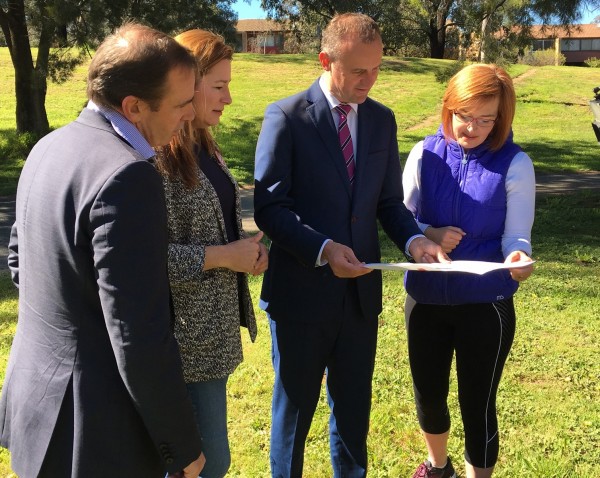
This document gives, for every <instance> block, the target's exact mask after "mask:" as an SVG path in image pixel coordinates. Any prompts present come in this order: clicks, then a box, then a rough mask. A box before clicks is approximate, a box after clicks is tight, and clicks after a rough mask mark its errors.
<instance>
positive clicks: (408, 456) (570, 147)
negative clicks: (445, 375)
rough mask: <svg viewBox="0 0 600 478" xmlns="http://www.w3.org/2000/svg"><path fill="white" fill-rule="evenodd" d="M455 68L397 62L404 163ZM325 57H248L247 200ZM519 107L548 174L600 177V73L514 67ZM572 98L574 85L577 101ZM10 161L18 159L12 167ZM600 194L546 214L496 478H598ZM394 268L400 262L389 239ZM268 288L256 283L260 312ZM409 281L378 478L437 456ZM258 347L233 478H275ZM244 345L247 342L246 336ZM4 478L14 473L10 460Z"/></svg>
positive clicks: (379, 416) (313, 439)
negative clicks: (274, 123)
mask: <svg viewBox="0 0 600 478" xmlns="http://www.w3.org/2000/svg"><path fill="white" fill-rule="evenodd" d="M451 66H452V62H450V61H446V60H424V59H412V58H403V59H398V58H386V59H385V61H384V64H383V67H382V71H381V74H380V77H379V80H378V82H377V83H376V85H375V87H374V88H373V91H372V96H373V97H374V98H376V99H378V100H380V101H382V102H384V103H386V104H387V105H389V106H390V107H391V108H392V109H393V110H394V112H395V113H396V118H397V121H398V127H399V133H398V134H399V147H400V151H401V156H402V157H404V158H405V157H406V155H407V154H408V152H409V151H410V148H411V147H412V145H413V144H414V143H415V142H417V141H418V140H420V139H422V137H423V136H424V135H426V134H430V133H432V132H433V131H435V129H436V128H437V124H438V118H437V115H438V111H439V103H440V98H441V95H442V92H443V90H444V86H443V85H442V84H440V83H438V82H437V81H436V79H435V75H436V74H439V73H441V72H443V71H444V70H446V69H449V68H451ZM319 71H320V69H319V65H318V63H317V61H316V56H310V55H297V56H296V55H277V56H275V55H268V56H260V55H246V54H240V55H236V57H235V59H234V63H233V75H234V76H233V82H232V95H233V100H234V102H233V104H232V105H231V106H230V107H229V108H228V109H227V110H226V113H225V115H224V117H223V121H222V124H221V126H220V127H219V129H218V131H217V137H218V139H219V141H220V144H221V146H222V148H223V150H224V156H225V158H226V160H227V162H228V164H229V165H230V167H231V169H232V170H233V172H234V174H235V176H236V177H237V178H238V180H239V181H240V183H241V184H242V186H244V185H251V184H252V175H253V157H254V148H255V145H256V139H257V135H258V132H259V130H260V124H261V119H262V114H263V112H264V109H265V107H266V105H267V104H268V103H269V102H272V101H275V100H277V99H279V98H281V97H283V96H286V95H289V94H292V93H295V92H297V91H299V90H300V89H301V88H304V87H306V86H308V85H309V84H310V83H311V82H312V81H313V80H314V79H315V78H316V77H317V76H318V74H319ZM511 74H512V75H513V77H514V78H515V83H516V89H517V95H518V105H517V118H516V120H515V124H514V133H515V140H516V141H517V142H518V143H520V144H521V145H522V146H523V147H524V149H525V150H526V151H527V152H528V153H529V154H530V155H531V157H532V159H533V160H534V164H535V167H536V171H537V172H538V174H539V173H541V172H558V171H573V172H576V171H587V170H600V149H599V146H598V144H597V142H596V139H595V137H594V134H593V132H592V128H591V126H590V123H591V111H590V109H589V106H588V103H587V102H588V101H589V99H590V98H591V97H592V89H593V87H594V86H597V85H598V75H597V74H595V70H593V69H586V68H571V67H542V68H530V67H526V66H515V67H513V68H512V69H511ZM84 78H85V68H81V69H79V70H78V71H77V74H76V76H75V77H74V79H73V80H72V81H70V82H69V83H67V84H65V85H50V86H49V101H48V103H47V108H48V114H49V118H50V124H51V125H52V126H53V127H58V126H61V125H63V124H65V123H66V122H68V121H70V120H72V119H73V118H74V117H75V116H76V115H77V112H78V111H79V109H80V108H81V105H82V104H83V102H84V100H85V84H84ZM13 80H14V75H12V69H11V65H10V60H9V58H8V53H7V51H6V49H1V48H0V178H1V181H2V183H1V185H0V195H2V194H10V193H11V192H14V185H15V184H16V177H17V176H18V170H19V168H20V164H21V163H20V161H21V158H19V156H18V154H15V153H14V152H15V151H18V148H17V147H16V146H15V144H19V141H21V140H20V139H19V138H18V137H17V136H16V135H15V134H14V129H15V123H14V98H13V97H12V93H11V91H12V88H14V86H13V85H12V83H11V82H12V81H13ZM565 85H569V86H568V88H567V87H565ZM7 152H12V153H13V157H11V158H8V159H7V158H6V153H7ZM599 237H600V192H576V193H573V194H570V195H562V196H548V197H544V198H541V199H540V200H538V204H537V206H536V222H535V225H534V231H533V245H534V258H535V259H536V260H537V261H538V263H537V266H536V271H535V273H534V274H533V276H532V277H531V278H530V279H529V280H528V281H526V282H525V283H524V284H523V285H522V287H521V289H520V291H519V292H518V294H517V296H516V301H515V302H516V307H517V332H516V336H515V342H514V345H513V349H512V352H511V354H510V356H509V359H508V363H507V366H506V369H505V372H504V377H503V380H502V382H501V385H500V391H499V397H498V407H499V421H500V430H501V438H500V440H501V451H500V461H499V463H498V466H497V471H496V474H495V475H494V476H497V477H507V478H508V477H510V478H514V477H532V478H539V477H550V478H567V477H568V478H573V477H580V476H581V477H583V476H595V474H597V463H598V461H599V458H600V380H599V379H600V350H599V349H598V344H599V343H600V298H599V297H600V285H599V284H600V281H599V280H598V278H599V277H600V240H599V239H598V238H599ZM381 241H382V248H383V260H385V261H398V260H402V256H401V253H400V252H399V251H398V250H397V249H396V248H395V247H394V246H393V245H392V244H391V243H390V242H389V241H388V240H387V239H386V238H385V237H384V236H382V238H381ZM260 281H261V279H260V278H251V290H252V293H253V296H254V299H255V303H257V299H258V293H259V289H260ZM404 297H405V293H404V289H403V287H402V274H401V273H397V272H384V310H383V313H382V315H381V317H380V331H379V348H378V354H377V363H376V370H375V377H374V392H373V413H372V418H371V433H370V439H369V454H370V474H369V476H371V477H378V478H388V477H408V476H411V474H412V472H413V471H414V469H415V468H416V466H417V464H418V463H419V462H420V461H422V460H423V459H424V458H425V456H426V454H425V450H424V445H423V443H422V440H421V438H420V434H419V428H418V424H417V420H416V414H415V411H414V405H413V395H412V386H411V380H410V373H409V368H408V359H407V352H406V338H405V333H404V317H403V303H404ZM16 309H17V294H16V291H15V289H14V288H13V287H12V284H11V283H10V280H9V277H8V273H7V272H0V381H1V379H2V378H3V373H4V369H5V366H6V360H7V356H8V350H9V347H10V343H11V340H12V336H13V334H14V330H15V326H16ZM257 312H258V319H259V320H258V321H259V337H258V339H257V341H256V343H254V344H252V343H250V342H249V340H247V339H246V337H245V339H244V353H245V361H244V363H243V364H242V365H241V366H240V367H239V368H238V370H237V371H236V372H235V373H234V374H233V376H232V377H231V379H230V382H229V384H230V385H229V397H228V398H229V424H230V439H231V445H232V466H231V470H230V473H229V475H228V476H232V477H234V476H235V477H242V478H255V477H256V478H259V477H267V476H269V473H268V463H269V462H268V451H269V427H270V400H271V387H272V380H273V373H272V369H271V365H270V338H269V331H268V326H267V321H266V318H265V316H264V313H262V312H260V311H257ZM244 335H247V334H245V333H244ZM450 408H451V413H452V422H453V428H452V434H451V440H450V454H451V456H452V457H453V461H454V463H455V465H457V471H459V473H460V474H462V476H464V469H463V465H462V430H461V425H460V416H459V415H458V404H457V397H456V380H455V378H454V377H453V379H452V384H451V394H450ZM327 412H328V411H327V406H326V402H325V397H324V396H323V397H322V401H321V403H320V404H319V407H318V409H317V413H316V416H315V420H314V423H313V428H312V429H311V433H310V435H309V439H308V442H307V449H306V461H305V476H307V477H311V478H325V477H329V476H331V470H330V465H329V454H328V443H327V438H326V436H327ZM0 476H1V477H8V476H14V475H11V473H10V467H9V456H8V452H6V450H2V451H0Z"/></svg>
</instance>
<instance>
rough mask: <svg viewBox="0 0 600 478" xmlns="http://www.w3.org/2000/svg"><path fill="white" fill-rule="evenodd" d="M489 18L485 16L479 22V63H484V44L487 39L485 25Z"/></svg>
mask: <svg viewBox="0 0 600 478" xmlns="http://www.w3.org/2000/svg"><path fill="white" fill-rule="evenodd" d="M489 18H490V17H488V16H487V15H486V16H484V17H483V20H481V40H480V42H479V55H478V56H479V62H480V63H485V42H486V38H487V25H488V20H489Z"/></svg>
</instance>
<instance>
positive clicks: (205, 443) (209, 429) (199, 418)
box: [187, 377, 231, 478]
mask: <svg viewBox="0 0 600 478" xmlns="http://www.w3.org/2000/svg"><path fill="white" fill-rule="evenodd" d="M228 378H229V377H224V378H218V379H214V380H206V381H204V382H193V383H188V384H187V389H188V392H189V393H190V398H191V400H192V405H193V407H194V418H195V419H196V425H197V426H198V431H199V432H200V436H201V437H202V451H203V453H204V457H205V458H206V464H205V465H204V468H203V469H202V472H201V473H200V476H201V478H222V477H224V476H225V475H226V474H227V470H229V466H230V464H231V453H230V451H229V437H228V435H227V379H228Z"/></svg>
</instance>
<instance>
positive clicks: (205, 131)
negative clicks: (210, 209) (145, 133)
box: [156, 29, 233, 189]
mask: <svg viewBox="0 0 600 478" xmlns="http://www.w3.org/2000/svg"><path fill="white" fill-rule="evenodd" d="M175 40H176V41H178V42H179V43H180V44H181V45H183V46H184V47H186V48H188V49H189V50H190V51H191V52H192V55H194V58H195V59H196V65H197V67H196V84H199V83H200V82H201V81H202V78H203V77H204V75H206V74H207V73H208V72H209V71H210V70H211V69H212V68H213V67H214V66H215V65H216V64H217V63H219V62H220V61H222V60H232V59H233V48H232V47H230V46H229V45H227V44H226V43H225V40H224V39H223V37H222V36H221V35H218V34H216V33H212V32H210V31H207V30H200V29H194V30H188V31H185V32H183V33H181V34H179V35H177V36H176V37H175ZM196 144H198V145H200V146H201V147H202V148H204V149H205V150H206V151H208V154H210V155H211V156H213V155H215V154H219V151H218V149H219V148H218V146H217V143H216V142H215V140H214V138H213V136H212V134H211V131H210V128H197V129H194V128H193V126H192V122H188V123H187V124H186V126H185V128H184V129H183V130H181V131H180V132H179V133H178V134H177V135H176V136H175V137H173V139H172V140H171V143H170V144H169V146H166V147H165V148H163V149H162V150H161V154H159V155H158V156H157V158H156V167H157V169H158V170H159V171H160V173H161V174H162V175H163V176H166V177H168V178H169V179H175V178H177V177H178V178H180V179H181V181H182V182H183V184H184V185H185V186H186V187H187V188H190V189H191V188H193V187H195V186H197V185H198V172H197V171H198V165H197V163H196V155H195V153H194V146H195V145H196Z"/></svg>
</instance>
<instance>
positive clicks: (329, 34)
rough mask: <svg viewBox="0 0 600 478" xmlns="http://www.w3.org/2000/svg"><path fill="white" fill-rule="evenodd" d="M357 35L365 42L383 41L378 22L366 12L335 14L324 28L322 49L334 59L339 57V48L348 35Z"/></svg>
mask: <svg viewBox="0 0 600 478" xmlns="http://www.w3.org/2000/svg"><path fill="white" fill-rule="evenodd" d="M351 35H352V36H356V37H358V38H359V39H360V40H361V41H362V42H363V43H373V42H374V41H381V31H380V30H379V26H378V25H377V22H375V20H373V19H372V18H371V17H370V16H368V15H365V14H364V13H342V14H341V15H335V16H334V17H333V18H332V19H331V21H330V22H329V24H328V25H327V26H326V27H325V30H323V36H322V39H321V51H323V52H325V53H327V54H328V55H329V57H330V58H331V59H332V60H336V59H337V58H338V57H339V50H340V47H341V45H342V43H344V42H345V41H346V39H347V37H348V36H351Z"/></svg>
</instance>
